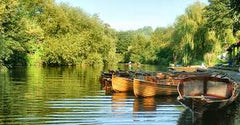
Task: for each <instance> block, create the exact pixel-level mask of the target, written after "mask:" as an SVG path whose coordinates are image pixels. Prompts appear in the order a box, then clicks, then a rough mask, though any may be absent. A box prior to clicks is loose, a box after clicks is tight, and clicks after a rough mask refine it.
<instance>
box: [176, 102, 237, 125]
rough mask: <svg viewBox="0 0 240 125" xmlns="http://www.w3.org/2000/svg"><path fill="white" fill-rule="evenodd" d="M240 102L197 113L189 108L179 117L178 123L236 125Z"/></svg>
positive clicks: (190, 124)
mask: <svg viewBox="0 0 240 125" xmlns="http://www.w3.org/2000/svg"><path fill="white" fill-rule="evenodd" d="M238 107H239V103H238V102H235V103H233V104H231V105H230V106H228V107H226V108H224V109H221V110H217V111H206V112H204V113H203V114H197V113H194V112H192V111H191V110H190V109H189V108H187V109H186V110H185V111H183V113H182V114H181V116H180V117H179V119H178V125H235V124H236V123H235V120H236V115H237V114H238V112H239V109H238Z"/></svg>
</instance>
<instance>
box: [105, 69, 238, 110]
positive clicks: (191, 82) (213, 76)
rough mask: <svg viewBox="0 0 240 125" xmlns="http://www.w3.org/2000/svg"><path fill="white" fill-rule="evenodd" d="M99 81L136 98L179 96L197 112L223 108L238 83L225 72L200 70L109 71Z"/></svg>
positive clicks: (185, 104) (235, 95)
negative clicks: (161, 71) (163, 71)
mask: <svg viewBox="0 0 240 125" xmlns="http://www.w3.org/2000/svg"><path fill="white" fill-rule="evenodd" d="M100 82H101V84H102V85H103V86H104V88H106V89H111V90H112V91H113V92H127V93H134V95H135V96H136V97H143V98H145V97H159V96H160V97H161V96H172V95H178V97H177V100H178V101H179V102H180V103H181V104H183V105H184V106H186V107H189V108H190V109H192V111H194V112H200V113H201V112H204V111H207V110H217V109H221V108H223V107H226V106H227V105H229V104H231V103H232V102H233V101H234V100H235V99H236V98H237V96H238V93H239V90H238V86H239V84H238V83H237V82H236V81H235V80H233V79H232V78H231V77H230V76H229V75H228V74H225V73H222V72H210V71H202V70H200V71H194V72H177V71H175V70H172V71H171V72H170V71H169V72H165V73H147V72H134V71H120V70H119V71H108V72H103V73H102V75H101V78H100Z"/></svg>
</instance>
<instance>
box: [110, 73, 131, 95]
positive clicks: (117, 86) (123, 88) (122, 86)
mask: <svg viewBox="0 0 240 125" xmlns="http://www.w3.org/2000/svg"><path fill="white" fill-rule="evenodd" d="M112 89H113V91H114V92H133V80H132V79H130V78H129V77H123V76H116V75H113V76H112Z"/></svg>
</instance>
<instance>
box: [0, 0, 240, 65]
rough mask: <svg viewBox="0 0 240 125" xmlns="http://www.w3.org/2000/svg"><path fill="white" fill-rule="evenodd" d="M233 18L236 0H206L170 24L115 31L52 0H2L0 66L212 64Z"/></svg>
mask: <svg viewBox="0 0 240 125" xmlns="http://www.w3.org/2000/svg"><path fill="white" fill-rule="evenodd" d="M156 16H158V15H156ZM239 19H240V9H239V0H209V5H204V4H202V3H200V2H196V3H194V4H192V5H190V6H189V7H188V8H186V11H185V13H184V14H183V15H180V16H179V17H177V19H176V21H175V23H174V25H173V26H169V27H159V28H156V29H153V28H152V27H149V26H145V27H143V28H140V29H137V30H131V31H119V32H118V31H115V30H113V29H111V27H110V26H109V25H108V24H105V23H104V22H102V21H101V20H100V19H99V17H98V16H97V15H89V14H87V13H85V12H84V11H82V10H81V9H80V8H75V7H70V6H69V5H67V4H56V3H55V1H54V0H32V1H27V0H2V1H0V48H1V49H0V66H1V65H5V66H8V67H11V66H14V65H34V64H45V65H79V64H88V65H95V64H101V65H102V64H113V63H116V62H129V61H132V62H137V63H147V64H166V65H168V64H169V63H175V64H176V63H180V64H184V65H190V64H200V63H202V62H205V63H207V64H209V65H213V64H215V63H217V62H218V60H217V56H218V55H220V54H221V53H223V52H224V51H225V49H226V48H227V47H228V46H229V45H230V44H232V43H234V42H235V41H236V40H237V39H239V38H240V31H239V29H240V21H239Z"/></svg>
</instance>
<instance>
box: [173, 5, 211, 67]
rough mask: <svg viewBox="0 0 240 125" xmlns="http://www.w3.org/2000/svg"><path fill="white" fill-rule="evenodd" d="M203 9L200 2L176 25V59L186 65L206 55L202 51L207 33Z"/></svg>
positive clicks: (191, 6)
mask: <svg viewBox="0 0 240 125" xmlns="http://www.w3.org/2000/svg"><path fill="white" fill-rule="evenodd" d="M203 8H204V5H202V4H201V3H199V2H196V3H195V4H193V5H190V6H189V7H188V8H187V9H186V12H185V14H184V15H182V16H180V17H179V18H178V19H177V21H176V23H175V30H174V32H173V39H172V42H173V43H172V45H174V50H173V51H174V54H175V55H176V59H177V60H179V62H181V63H183V64H184V65H189V64H192V63H193V62H194V61H195V59H196V58H199V57H203V54H204V53H202V50H201V49H202V48H203V47H204V46H202V45H203V44H205V43H204V42H205V41H204V39H202V37H203V36H204V35H205V32H206V30H205V28H204V25H205V23H206V21H205V19H204V18H203ZM200 59H201V58H200ZM177 60H176V61H177Z"/></svg>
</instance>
